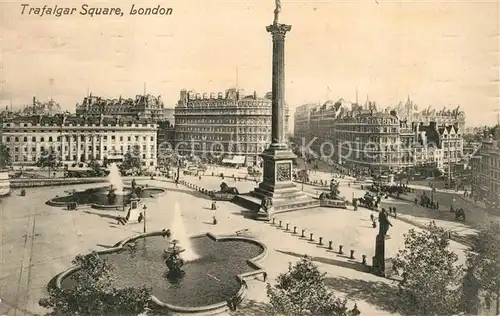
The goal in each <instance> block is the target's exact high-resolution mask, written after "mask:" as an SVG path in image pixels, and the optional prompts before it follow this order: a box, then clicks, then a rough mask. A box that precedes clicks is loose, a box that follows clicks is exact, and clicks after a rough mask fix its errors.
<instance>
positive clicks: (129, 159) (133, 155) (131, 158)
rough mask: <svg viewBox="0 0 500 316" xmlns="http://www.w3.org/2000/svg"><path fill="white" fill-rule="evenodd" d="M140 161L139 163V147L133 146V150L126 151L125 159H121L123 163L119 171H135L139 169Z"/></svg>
mask: <svg viewBox="0 0 500 316" xmlns="http://www.w3.org/2000/svg"><path fill="white" fill-rule="evenodd" d="M141 167H142V161H141V147H139V145H135V146H134V148H133V149H132V150H131V151H130V150H129V151H127V153H126V154H125V157H123V162H122V164H121V168H120V169H121V170H122V171H124V170H137V169H141Z"/></svg>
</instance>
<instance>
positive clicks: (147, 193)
mask: <svg viewBox="0 0 500 316" xmlns="http://www.w3.org/2000/svg"><path fill="white" fill-rule="evenodd" d="M108 192H109V186H106V187H100V188H90V189H87V190H84V191H76V192H74V193H73V194H71V195H66V196H58V197H55V198H52V199H50V200H49V201H47V202H46V204H48V205H51V206H59V207H65V206H67V205H68V204H69V203H72V202H76V203H78V205H90V206H91V207H92V208H95V209H100V210H120V209H121V208H123V206H124V205H127V204H129V203H130V197H131V194H132V188H125V192H123V193H124V194H121V195H118V194H117V195H116V197H115V199H114V200H113V201H110V200H109V199H108ZM164 192H165V190H164V189H162V188H156V187H147V188H146V187H145V188H142V190H141V191H140V193H139V194H138V195H137V197H138V198H140V199H146V198H152V197H153V198H154V197H156V196H157V195H159V194H161V193H164ZM120 193H122V192H120Z"/></svg>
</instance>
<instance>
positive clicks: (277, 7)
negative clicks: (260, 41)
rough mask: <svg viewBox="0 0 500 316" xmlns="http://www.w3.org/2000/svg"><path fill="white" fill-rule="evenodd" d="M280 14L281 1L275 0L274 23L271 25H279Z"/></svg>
mask: <svg viewBox="0 0 500 316" xmlns="http://www.w3.org/2000/svg"><path fill="white" fill-rule="evenodd" d="M280 12H281V0H276V9H274V22H273V24H279V23H280V17H279V14H280Z"/></svg>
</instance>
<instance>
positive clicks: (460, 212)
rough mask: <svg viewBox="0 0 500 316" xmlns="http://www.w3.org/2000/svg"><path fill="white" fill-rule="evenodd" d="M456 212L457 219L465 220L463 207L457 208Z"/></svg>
mask: <svg viewBox="0 0 500 316" xmlns="http://www.w3.org/2000/svg"><path fill="white" fill-rule="evenodd" d="M454 213H455V219H456V220H457V221H462V222H465V211H464V209H463V208H459V209H458V210H455V211H454Z"/></svg>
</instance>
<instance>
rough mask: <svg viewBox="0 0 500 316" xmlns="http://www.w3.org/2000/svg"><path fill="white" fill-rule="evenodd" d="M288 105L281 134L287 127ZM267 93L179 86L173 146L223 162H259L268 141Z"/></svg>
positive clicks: (269, 110) (181, 150)
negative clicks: (208, 155)
mask: <svg viewBox="0 0 500 316" xmlns="http://www.w3.org/2000/svg"><path fill="white" fill-rule="evenodd" d="M288 113H289V112H288V106H287V107H286V123H285V124H284V135H286V131H287V130H288V117H289V114H288ZM271 115H272V113H271V98H270V94H266V96H265V97H258V96H257V93H255V92H254V93H253V94H251V95H246V94H245V93H244V91H243V90H237V89H228V90H227V91H226V92H225V93H222V92H220V93H217V94H216V93H210V94H207V93H204V94H203V95H202V94H200V93H195V92H193V91H190V92H188V91H186V90H182V91H181V92H180V99H179V102H178V104H177V106H176V107H175V146H176V149H177V151H178V152H179V153H180V154H181V155H188V156H189V155H193V156H198V157H207V156H206V155H207V154H211V155H210V156H211V157H214V156H217V157H223V158H224V161H225V162H229V163H230V162H231V161H235V162H239V163H241V162H242V161H245V163H246V164H252V163H257V162H260V157H259V155H260V154H261V153H262V151H263V150H264V149H265V148H266V146H267V144H269V143H270V142H271V139H270V137H271Z"/></svg>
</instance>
